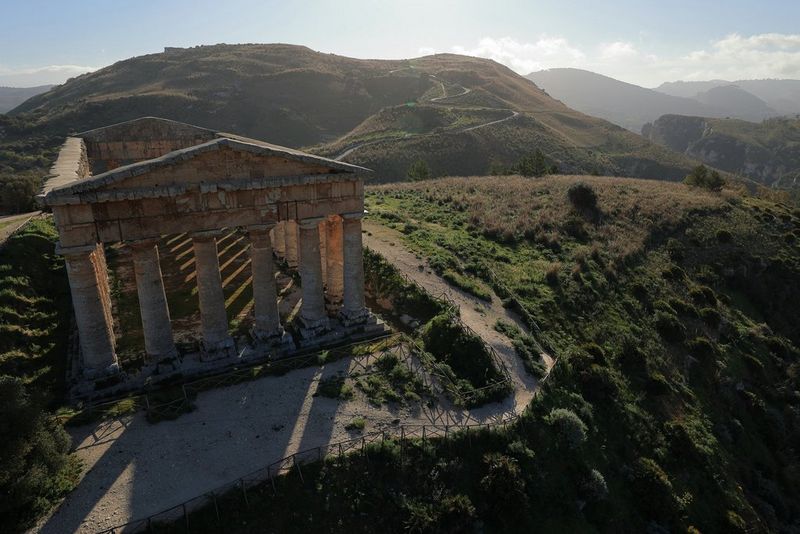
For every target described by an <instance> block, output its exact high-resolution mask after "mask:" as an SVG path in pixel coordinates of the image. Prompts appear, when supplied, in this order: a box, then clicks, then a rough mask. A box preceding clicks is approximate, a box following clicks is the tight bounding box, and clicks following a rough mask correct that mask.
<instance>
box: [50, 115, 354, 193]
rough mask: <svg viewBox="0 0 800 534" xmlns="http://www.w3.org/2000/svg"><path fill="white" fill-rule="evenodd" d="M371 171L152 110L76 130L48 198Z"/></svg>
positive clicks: (276, 182) (255, 184)
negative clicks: (146, 114)
mask: <svg viewBox="0 0 800 534" xmlns="http://www.w3.org/2000/svg"><path fill="white" fill-rule="evenodd" d="M98 170H103V172H99V173H97V171H98ZM363 172H369V171H368V169H365V168H363V167H359V166H356V165H350V164H348V163H343V162H339V161H335V160H331V159H328V158H324V157H320V156H316V155H313V154H308V153H305V152H301V151H299V150H294V149H291V148H287V147H282V146H278V145H273V144H271V143H266V142H264V141H259V140H256V139H249V138H246V137H242V136H238V135H235V134H229V133H225V132H214V131H211V130H207V129H204V128H199V127H196V126H191V125H186V124H182V123H176V122H175V121H169V120H165V119H158V118H152V117H147V118H143V119H137V120H135V121H129V122H127V123H121V124H118V125H112V126H109V127H106V128H100V129H97V130H90V131H88V132H84V133H82V134H77V135H76V137H72V138H69V139H68V141H67V143H66V144H65V145H64V148H63V149H62V152H61V154H60V155H59V160H58V161H57V163H56V165H55V166H54V168H53V177H52V178H51V179H50V180H48V182H47V185H46V186H45V188H44V190H43V194H42V197H41V198H42V199H43V201H44V203H45V204H47V205H51V206H52V205H63V204H75V203H82V202H98V201H104V200H119V199H133V198H152V197H154V196H174V195H176V194H181V193H184V192H186V191H191V190H196V189H205V190H208V189H209V188H211V189H213V188H215V187H219V188H222V189H227V190H237V189H253V188H266V187H270V186H274V187H278V186H287V185H292V184H293V183H295V184H297V185H301V184H305V183H309V181H311V182H319V181H324V180H325V179H326V177H327V176H329V175H337V177H336V179H337V180H341V179H345V178H346V175H348V174H349V175H356V174H360V173H363Z"/></svg>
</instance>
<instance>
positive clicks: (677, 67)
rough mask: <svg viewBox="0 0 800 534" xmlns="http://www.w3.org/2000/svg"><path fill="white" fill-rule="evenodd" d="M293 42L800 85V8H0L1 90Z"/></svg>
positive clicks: (716, 4)
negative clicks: (133, 61)
mask: <svg viewBox="0 0 800 534" xmlns="http://www.w3.org/2000/svg"><path fill="white" fill-rule="evenodd" d="M274 42H283V43H292V44H302V45H306V46H308V47H310V48H312V49H314V50H319V51H322V52H330V53H335V54H341V55H345V56H350V57H357V58H392V59H398V58H409V57H418V56H421V55H426V54H430V53H436V52H456V53H462V54H469V55H475V56H481V57H486V58H490V59H494V60H496V61H499V62H500V63H503V64H505V65H507V66H508V67H510V68H512V69H513V70H515V71H516V72H518V73H520V74H527V73H529V72H532V71H536V70H541V69H547V68H556V67H576V68H583V69H587V70H592V71H595V72H599V73H601V74H605V75H607V76H612V77H614V78H617V79H620V80H623V81H626V82H630V83H635V84H638V85H642V86H645V87H655V86H657V85H659V84H660V83H662V82H665V81H675V80H707V79H720V78H721V79H727V80H731V81H733V80H737V79H752V78H795V79H797V78H800V0H758V1H753V0H748V1H745V0H715V1H706V0H694V1H686V0H675V1H670V0H661V1H657V0H656V1H653V0H638V1H635V0H618V1H615V0H595V1H584V0H560V1H546V2H545V1H538V0H528V1H523V0H483V1H477V0H464V1H455V0H428V1H416V0H407V1H404V0H394V1H378V0H373V1H363V0H316V1H306V2H303V1H296V0H281V1H272V0H262V1H257V0H215V1H207V0H191V1H190V0H159V1H155V0H136V1H129V0H73V1H70V2H67V1H64V0H58V1H56V0H49V1H48V0H0V85H6V86H14V87H26V86H33V85H40V84H46V83H62V82H64V81H65V80H66V79H67V78H69V77H72V76H76V75H78V74H81V73H83V72H88V71H91V70H95V69H98V68H102V67H104V66H107V65H110V64H112V63H114V62H116V61H119V60H122V59H127V58H129V57H132V56H137V55H142V54H149V53H155V52H161V51H162V50H163V48H164V47H165V46H180V47H185V46H194V45H199V44H215V43H274Z"/></svg>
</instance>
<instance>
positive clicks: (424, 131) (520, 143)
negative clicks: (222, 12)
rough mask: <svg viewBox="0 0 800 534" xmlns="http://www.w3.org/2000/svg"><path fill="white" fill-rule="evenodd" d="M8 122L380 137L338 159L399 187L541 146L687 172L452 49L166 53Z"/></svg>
mask: <svg viewBox="0 0 800 534" xmlns="http://www.w3.org/2000/svg"><path fill="white" fill-rule="evenodd" d="M12 114H13V115H14V116H17V117H25V118H26V120H29V118H30V117H32V118H33V119H32V120H34V121H35V124H36V125H37V126H38V127H39V128H45V129H46V130H47V131H50V132H56V133H60V134H64V133H66V132H68V131H71V130H85V129H88V128H93V127H98V126H102V125H106V124H110V123H114V122H119V121H123V120H127V119H132V118H135V117H139V116H143V115H155V116H162V117H166V118H170V119H175V120H179V121H183V122H189V123H193V124H197V125H199V126H207V127H211V128H214V129H219V130H224V131H232V132H236V133H240V134H243V135H247V136H251V137H256V138H262V139H266V140H269V141H271V142H275V143H278V144H283V145H288V146H293V147H302V146H314V150H316V151H319V152H320V153H324V154H333V155H337V152H338V153H341V152H343V151H344V150H346V149H347V148H352V147H353V146H354V145H356V144H359V143H361V142H363V141H364V140H370V141H379V140H380V141H382V142H375V143H374V144H371V145H369V146H363V147H359V148H358V149H356V150H354V151H352V152H351V153H350V154H349V155H348V156H346V159H347V160H348V161H352V162H355V163H361V164H365V165H368V166H373V167H375V168H376V170H378V171H379V173H378V175H377V177H378V178H379V179H384V180H389V179H401V178H404V177H405V172H406V169H407V168H408V164H409V162H410V161H414V160H416V159H420V158H424V159H429V160H430V161H429V165H430V166H431V168H432V169H433V170H434V172H436V173H440V174H454V173H484V172H486V171H487V169H488V168H489V166H490V164H491V163H492V162H498V163H501V164H505V165H510V164H512V163H516V162H517V161H518V160H519V159H520V158H521V157H523V156H526V155H528V154H530V153H532V152H533V151H534V150H535V149H537V148H538V149H540V150H542V151H543V152H545V155H546V156H547V158H548V159H549V160H550V161H551V162H552V163H555V164H557V165H558V166H559V167H561V168H563V169H564V170H567V171H571V172H587V173H588V172H595V173H608V174H617V175H626V176H634V175H638V176H645V177H651V178H661V179H670V180H674V179H679V178H681V177H682V176H683V175H685V174H686V171H687V170H688V169H689V168H690V167H691V166H692V163H693V162H692V161H690V160H689V159H688V158H686V157H684V156H681V155H676V154H672V153H670V152H669V151H668V150H664V149H663V148H661V147H658V146H655V145H653V144H652V143H649V142H648V141H645V140H643V139H642V138H641V137H639V136H637V135H635V134H633V133H631V132H627V131H625V130H623V129H622V128H619V127H617V126H614V125H612V124H610V123H608V122H606V121H603V120H600V119H595V118H593V117H589V116H587V115H583V114H582V113H579V112H576V111H574V110H572V109H570V108H568V107H566V106H565V105H563V104H562V103H560V102H558V101H556V100H554V99H552V98H551V97H550V96H548V95H547V94H546V93H545V92H544V91H542V90H540V89H539V88H538V87H536V86H535V85H534V84H533V83H531V82H530V81H528V80H526V79H525V78H523V77H521V76H519V75H517V74H515V73H514V72H512V71H511V70H510V69H508V68H506V67H504V66H502V65H500V64H498V63H495V62H493V61H490V60H486V59H479V58H472V57H466V56H458V55H452V54H440V55H434V56H427V57H422V58H417V59H409V60H359V59H352V58H346V57H341V56H335V55H332V54H322V53H318V52H314V51H312V50H310V49H308V48H305V47H300V46H292V45H282V44H274V45H215V46H200V47H194V48H187V49H167V51H165V52H164V53H160V54H150V55H146V56H140V57H135V58H131V59H128V60H125V61H120V62H118V63H115V64H113V65H111V66H109V67H106V68H104V69H100V70H98V71H96V72H92V73H89V74H85V75H82V76H79V77H77V78H75V79H73V80H70V81H69V82H67V83H65V84H64V85H61V86H58V87H56V88H54V89H53V90H51V91H49V92H47V93H45V94H41V95H38V96H36V97H34V98H31V99H30V100H28V101H27V102H25V103H24V104H22V105H21V106H19V107H17V108H16V109H15V110H13V111H12ZM503 118H508V120H505V121H502V119H503ZM494 121H501V122H494ZM476 126H477V127H478V128H475V127H476ZM470 128H473V129H470ZM464 150H468V151H469V153H468V154H465V152H464Z"/></svg>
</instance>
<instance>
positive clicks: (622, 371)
mask: <svg viewBox="0 0 800 534" xmlns="http://www.w3.org/2000/svg"><path fill="white" fill-rule="evenodd" d="M591 193H594V195H592V194H591ZM593 197H594V199H595V202H596V204H595V202H593V201H592V200H591V199H592V198H593ZM367 200H368V208H369V211H370V215H369V217H371V218H373V219H377V220H378V221H381V222H383V223H384V224H387V225H391V226H393V227H395V228H397V229H398V230H400V231H402V232H403V234H405V236H406V237H405V239H406V244H407V245H408V246H410V247H412V248H413V249H415V250H416V251H418V252H419V253H420V255H421V256H425V257H429V258H432V259H435V261H436V263H437V264H438V265H446V266H447V268H448V269H451V270H453V271H454V272H458V273H459V274H461V275H462V276H463V277H466V278H474V279H477V280H478V281H479V282H480V283H481V284H490V285H492V286H493V287H494V288H495V289H496V290H497V292H498V294H501V295H504V296H505V299H504V302H505V303H506V304H507V305H508V306H512V307H515V308H517V309H518V310H520V311H522V312H523V315H524V316H525V317H527V318H528V321H529V323H530V324H532V325H533V324H534V323H535V324H538V326H539V327H540V328H541V334H537V336H536V340H535V342H534V343H533V345H534V346H535V343H536V342H538V343H541V344H542V345H543V346H544V347H545V348H546V349H547V350H548V351H549V352H550V353H551V354H553V355H555V356H557V357H558V361H557V363H556V364H555V367H554V370H553V372H552V374H551V375H550V376H549V378H548V379H547V382H546V385H545V386H544V387H543V389H542V394H541V395H539V396H538V397H537V398H536V399H535V400H534V401H533V402H532V404H531V406H530V408H529V409H528V410H527V411H526V412H525V413H524V415H523V416H522V417H521V419H520V420H519V421H518V422H517V423H515V424H512V425H509V426H508V428H507V429H495V430H492V431H489V430H479V431H473V432H470V433H468V434H467V433H464V432H460V433H458V432H451V434H450V436H451V437H450V439H445V440H431V439H430V438H429V439H428V440H427V441H426V440H425V439H424V438H420V439H417V440H416V441H406V442H403V443H402V445H401V444H400V443H398V442H396V441H393V440H389V439H387V440H386V442H385V443H381V442H380V440H379V442H378V443H374V444H373V445H371V446H368V447H366V448H365V449H363V450H361V451H360V452H358V453H354V454H352V455H350V456H346V457H345V458H344V459H341V458H338V459H337V458H331V459H328V460H327V461H325V462H319V463H317V464H315V465H308V464H306V465H303V467H302V471H303V472H302V477H301V476H298V475H297V474H295V473H294V472H293V473H290V474H288V475H287V476H286V477H279V478H278V479H277V480H275V481H274V482H264V483H263V484H262V485H261V486H260V487H256V488H248V490H247V491H248V496H249V497H248V498H249V499H250V500H249V501H248V503H249V506H248V507H245V506H244V504H242V505H241V506H239V507H237V506H236V504H235V503H237V502H241V500H242V499H241V498H240V497H239V495H240V494H241V489H240V488H239V487H238V486H231V487H232V489H231V490H230V494H229V495H224V496H221V497H219V498H220V502H225V503H226V505H225V506H220V508H219V509H220V510H221V512H220V513H221V514H222V515H221V517H222V521H223V524H224V525H225V530H226V531H228V532H234V533H244V532H254V531H255V530H256V529H258V528H262V529H263V528H264V527H263V525H269V527H266V528H267V529H268V530H271V531H275V532H315V531H324V530H329V529H330V528H331V527H330V525H336V527H334V530H337V531H347V532H374V531H386V532H399V531H404V532H406V531H410V532H554V533H555V532H559V533H560V532H704V533H711V532H725V533H729V532H738V533H745V532H752V533H756V532H794V531H796V530H797V528H798V517H800V463H798V445H800V394H798V391H800V381H799V380H800V350H798V345H799V344H800V332H798V330H797V325H796V317H797V314H798V312H800V309H799V308H798V302H800V246H799V245H798V244H799V243H800V211H798V210H797V209H792V208H790V207H788V206H786V205H782V204H776V203H772V202H769V201H765V200H761V199H756V198H752V197H743V196H739V195H737V194H735V193H732V192H730V191H724V192H723V193H721V194H719V193H710V192H706V191H701V190H696V189H692V188H689V187H687V186H684V185H682V184H668V183H663V182H655V181H644V180H630V179H617V178H592V177H586V176H579V177H574V176H573V177H569V176H556V177H546V178H542V179H527V178H522V177H513V176H512V177H503V178H489V177H473V178H444V179H439V180H432V181H426V182H422V183H409V184H387V185H383V186H379V187H373V188H370V189H369V190H368V198H367ZM498 326H499V327H500V328H502V327H503V326H502V325H498ZM215 503H216V501H215V502H214V503H213V504H212V503H210V502H209V504H208V506H207V507H206V508H205V509H202V510H199V511H198V512H196V513H194V514H193V515H191V517H190V518H189V523H190V524H193V525H201V526H199V527H193V528H199V529H200V530H199V532H212V531H214V529H218V528H219V526H218V525H216V524H215V523H214V517H215V510H217V509H216V508H215V506H216V504H215ZM230 503H234V504H230ZM287 510H291V513H287V512H286V511H287ZM183 525H184V520H183V519H180V520H179V521H177V522H176V523H175V524H174V525H172V528H171V529H167V530H166V531H169V532H178V531H179V530H180V529H182V528H184V527H183ZM253 525H258V527H254V526H253Z"/></svg>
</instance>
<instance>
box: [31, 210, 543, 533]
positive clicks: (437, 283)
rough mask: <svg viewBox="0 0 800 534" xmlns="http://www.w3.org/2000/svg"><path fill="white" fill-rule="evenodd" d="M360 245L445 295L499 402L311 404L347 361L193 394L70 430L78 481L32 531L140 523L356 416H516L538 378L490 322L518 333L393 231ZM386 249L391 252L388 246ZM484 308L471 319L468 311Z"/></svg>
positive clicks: (371, 421) (370, 419)
mask: <svg viewBox="0 0 800 534" xmlns="http://www.w3.org/2000/svg"><path fill="white" fill-rule="evenodd" d="M365 229H366V230H367V231H368V233H367V234H365V235H364V241H365V244H366V245H367V246H368V247H370V248H372V249H373V250H376V251H378V252H380V253H382V254H384V255H385V257H387V259H389V260H390V261H391V262H393V263H394V264H395V265H397V266H398V267H399V268H400V269H401V270H402V271H403V272H405V273H406V274H407V275H409V276H410V277H411V278H413V279H414V280H416V281H417V282H418V283H419V284H420V285H422V286H423V287H425V288H426V289H428V290H429V291H431V292H432V293H434V294H436V293H442V292H447V293H448V294H449V295H450V296H451V298H452V299H453V300H454V301H455V302H457V303H458V304H459V305H460V306H461V315H462V318H463V320H464V322H465V323H467V324H468V325H469V326H470V327H472V328H473V329H474V330H475V331H476V332H477V333H478V334H480V335H481V336H482V337H483V338H484V339H485V340H486V341H487V342H488V343H490V344H491V345H492V346H493V347H494V348H495V350H496V351H497V352H498V354H499V355H500V357H501V358H503V360H504V361H505V363H506V365H507V367H508V369H509V371H510V373H511V375H512V378H513V380H514V389H515V392H514V395H513V396H510V397H509V398H508V399H506V401H505V402H503V403H494V404H488V405H486V406H483V407H481V408H478V409H475V410H471V411H464V410H459V409H456V408H453V407H452V406H449V403H447V402H445V401H442V402H440V403H439V407H438V408H434V409H433V410H431V409H428V408H426V407H424V406H418V407H405V408H395V407H387V406H383V407H381V408H375V407H374V406H372V405H370V404H369V403H368V402H367V401H366V399H364V398H363V396H361V394H360V393H358V394H357V395H356V397H355V398H354V399H353V400H349V401H337V400H334V399H328V398H324V397H314V396H313V394H314V392H315V391H316V386H317V383H318V382H319V380H320V379H322V378H324V377H328V376H332V375H334V374H342V373H347V372H348V370H349V366H351V365H352V360H350V359H345V360H340V361H337V362H333V363H330V364H326V365H324V366H322V367H310V368H305V369H297V370H294V371H291V372H289V373H287V374H285V375H283V376H275V377H273V376H269V377H265V378H261V379H258V380H254V381H251V382H246V383H242V384H237V385H233V386H228V387H224V388H219V389H214V390H210V391H204V392H201V393H200V394H199V395H198V398H197V400H196V410H195V411H193V412H191V413H189V414H184V415H182V416H181V417H179V418H178V419H176V420H174V421H164V422H161V423H158V424H155V425H152V424H150V423H148V422H147V421H146V420H145V416H144V414H143V413H137V414H134V415H131V416H126V417H122V418H119V419H115V420H111V421H104V422H102V423H99V424H91V425H87V426H85V427H78V428H74V429H70V432H71V434H72V437H73V443H75V444H76V453H77V454H78V456H79V457H80V459H81V460H82V461H83V462H84V470H85V474H84V476H83V479H82V480H81V482H80V484H79V485H78V487H77V488H76V489H75V490H74V491H73V492H72V493H70V494H69V495H68V496H67V498H66V499H65V500H64V502H63V503H62V504H61V506H59V507H58V508H57V509H56V510H55V512H54V513H53V514H52V515H51V516H50V517H49V518H47V519H45V520H44V521H42V523H41V524H40V525H39V526H38V527H37V529H35V530H36V531H39V532H43V533H48V534H49V533H58V534H61V533H67V532H96V531H98V530H102V529H105V528H110V527H112V526H115V525H119V524H122V523H125V522H128V521H131V520H134V519H140V518H144V517H147V516H149V515H152V514H154V513H157V512H159V511H161V510H164V509H167V508H170V507H172V506H175V505H178V504H180V503H181V502H184V501H186V500H188V499H191V498H193V497H196V496H198V495H201V494H203V493H205V492H209V491H211V490H213V489H214V488H216V487H219V486H221V485H223V484H227V483H229V482H231V481H233V480H236V479H237V478H239V477H241V476H244V475H246V474H248V473H251V472H253V471H255V470H257V469H260V468H262V467H264V466H266V465H268V464H270V463H272V462H274V461H276V460H279V459H281V458H283V457H286V456H289V455H291V454H293V453H295V452H298V451H302V450H305V449H310V448H314V447H317V446H320V445H325V444H328V443H334V442H337V441H342V440H345V439H349V438H351V437H354V436H357V435H360V434H354V433H352V432H351V431H348V430H345V428H344V427H345V425H347V424H348V423H350V422H351V421H352V419H353V418H355V417H363V418H364V419H365V420H366V421H367V427H366V429H365V430H364V432H365V433H371V432H378V431H381V430H387V431H391V429H392V428H393V427H394V426H395V421H397V420H400V422H402V423H404V424H426V423H442V422H443V420H444V419H447V420H448V421H450V422H451V423H452V422H453V421H461V422H480V423H487V422H490V421H494V420H497V419H498V418H502V417H504V416H505V415H509V414H510V413H512V412H519V411H521V410H522V409H523V408H524V407H525V406H526V405H527V404H528V403H529V402H530V401H531V399H532V398H533V393H534V390H535V388H536V380H535V379H533V378H532V377H530V376H529V375H527V373H526V372H525V370H524V368H523V366H522V364H521V362H520V361H519V358H517V357H516V355H515V353H514V350H513V347H512V345H511V342H510V340H508V339H507V338H506V337H505V336H503V335H501V334H499V333H498V332H496V331H495V330H494V328H493V325H494V323H495V321H496V320H497V319H501V318H502V319H504V320H507V321H513V322H515V323H516V324H517V325H518V326H520V328H523V329H524V325H523V324H522V323H521V322H520V321H519V318H518V317H516V316H514V315H513V314H511V313H509V312H508V310H505V309H504V308H503V307H502V306H501V305H500V301H499V299H498V298H497V297H496V296H495V297H494V298H493V300H492V303H491V305H487V303H483V302H482V301H478V300H477V299H475V298H474V297H472V296H471V295H468V294H466V293H464V292H462V291H460V290H458V289H454V288H451V287H450V286H448V285H447V283H446V282H444V280H442V279H441V278H439V277H438V276H437V275H436V274H434V273H432V272H431V271H430V269H428V268H427V267H425V268H423V270H421V271H420V270H419V268H418V267H419V265H421V264H422V265H424V262H422V261H421V260H419V259H418V258H417V257H416V256H415V255H414V254H413V253H411V252H409V251H408V250H407V249H405V248H404V247H403V246H402V245H401V242H400V236H399V235H396V234H395V233H394V232H393V231H392V230H389V229H387V228H384V227H379V226H377V225H375V224H373V223H370V222H368V221H365ZM392 243H394V245H392ZM478 305H481V306H482V307H483V309H482V310H481V311H480V312H478V311H476V309H475V308H476V306H478Z"/></svg>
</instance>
